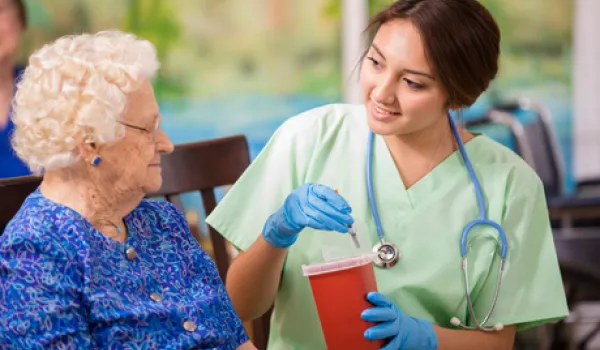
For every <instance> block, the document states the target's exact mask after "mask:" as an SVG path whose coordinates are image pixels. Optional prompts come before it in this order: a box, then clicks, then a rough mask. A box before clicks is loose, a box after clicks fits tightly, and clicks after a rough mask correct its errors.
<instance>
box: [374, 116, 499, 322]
mask: <svg viewBox="0 0 600 350" xmlns="http://www.w3.org/2000/svg"><path fill="white" fill-rule="evenodd" d="M448 120H449V122H450V127H451V128H452V133H453V134H454V139H455V140H456V143H457V144H458V149H459V151H460V154H461V156H462V158H463V161H464V163H465V166H466V167H467V171H468V173H469V177H470V178H471V182H472V183H473V186H474V187H475V197H476V198H477V205H478V206H479V218H478V219H475V220H473V221H471V222H469V223H468V224H467V225H466V226H465V228H464V230H463V232H462V236H461V238H460V254H461V256H462V270H463V277H464V283H465V294H466V299H467V306H468V309H469V315H470V316H471V320H472V321H473V324H474V325H475V326H473V327H470V326H467V325H465V324H463V323H462V322H461V321H460V320H459V319H458V318H457V317H453V318H452V319H451V320H450V323H452V324H453V325H454V326H457V327H461V328H463V329H471V330H474V329H479V330H481V331H486V332H491V331H499V330H501V329H502V328H503V325H502V324H501V323H498V324H495V325H493V326H491V327H489V326H486V325H485V324H486V323H487V322H488V320H489V319H490V317H491V316H492V313H493V312H494V308H495V306H496V301H497V300H498V292H499V291H500V283H501V280H502V272H503V270H504V262H505V260H506V251H507V248H508V247H507V242H506V234H505V233H504V230H503V229H502V227H501V226H500V225H499V224H497V223H496V222H494V221H492V220H489V219H488V218H487V214H486V210H485V203H484V200H483V191H482V190H481V185H480V184H479V180H478V179H477V175H476V174H475V171H474V170H473V167H472V166H471V161H470V160H469V156H468V155H467V152H466V151H465V147H464V145H463V142H462V138H461V137H460V133H459V131H458V128H457V127H456V124H455V123H454V120H453V119H452V116H450V114H448ZM373 139H374V133H373V132H372V131H369V138H368V149H367V192H368V196H369V203H370V205H371V212H372V213H373V219H374V220H375V228H376V229H377V235H378V236H379V243H377V244H376V245H375V246H374V247H373V252H374V253H377V255H376V257H375V261H374V263H375V265H377V266H379V267H381V268H384V269H389V268H392V267H393V266H395V265H396V264H397V263H398V261H399V260H400V250H399V249H398V247H397V246H396V245H395V244H394V243H392V242H389V241H386V240H385V239H384V233H383V227H382V226H381V219H380V218H379V212H378V210H377V205H376V204H375V196H374V193H373V177H372V175H373V162H372V158H373ZM478 225H487V226H491V227H493V228H494V229H496V231H497V232H498V236H499V238H500V241H501V244H502V247H501V249H500V266H499V268H498V279H497V282H496V290H495V292H494V298H493V299H492V304H491V307H490V308H489V311H488V313H487V315H486V316H485V318H484V319H483V322H481V323H479V322H478V321H477V319H476V317H475V311H474V310H473V303H472V300H471V295H470V293H469V279H468V273H467V253H468V243H467V239H468V237H469V232H470V231H471V229H472V228H473V227H475V226H478Z"/></svg>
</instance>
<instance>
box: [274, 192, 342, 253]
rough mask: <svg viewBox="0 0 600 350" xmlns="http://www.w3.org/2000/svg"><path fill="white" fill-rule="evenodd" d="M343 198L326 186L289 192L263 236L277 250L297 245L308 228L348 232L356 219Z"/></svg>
mask: <svg viewBox="0 0 600 350" xmlns="http://www.w3.org/2000/svg"><path fill="white" fill-rule="evenodd" d="M351 211H352V209H351V208H350V205H348V203H346V201H345V200H344V198H342V196H340V195H339V194H337V193H336V192H335V191H334V190H332V189H331V188H329V187H327V186H323V185H316V184H304V185H302V186H300V187H298V188H296V189H295V190H294V191H292V193H290V194H289V195H288V196H287V198H286V199H285V202H284V203H283V206H282V207H281V208H280V209H279V210H277V211H276V212H275V213H274V214H272V215H271V216H269V218H268V219H267V222H266V223H265V226H264V228H263V237H264V239H265V240H266V241H267V242H269V243H270V244H271V245H273V246H275V247H277V248H287V247H289V246H291V245H292V244H294V242H296V239H298V234H299V233H300V231H302V230H303V229H304V228H305V227H312V228H314V229H317V230H328V231H338V232H342V233H346V232H348V225H350V224H352V223H353V222H354V220H353V219H352V217H351V216H350V212H351Z"/></svg>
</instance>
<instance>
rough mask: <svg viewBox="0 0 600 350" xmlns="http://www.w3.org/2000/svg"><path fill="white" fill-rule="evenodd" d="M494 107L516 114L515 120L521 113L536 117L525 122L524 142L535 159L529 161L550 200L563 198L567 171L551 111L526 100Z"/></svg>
mask: <svg viewBox="0 0 600 350" xmlns="http://www.w3.org/2000/svg"><path fill="white" fill-rule="evenodd" d="M495 108H496V109H498V110H502V111H505V112H508V113H511V114H513V115H514V116H515V118H516V119H518V117H517V115H518V114H519V113H521V112H525V113H531V114H532V115H533V120H528V121H523V122H522V124H523V131H524V135H523V136H524V138H523V140H524V142H525V143H526V144H527V145H528V148H529V149H530V150H531V158H532V160H531V161H528V162H529V164H530V165H531V166H532V167H533V169H534V170H535V171H536V172H537V174H538V176H539V177H540V179H541V180H542V182H543V184H544V190H545V192H546V195H548V196H550V197H555V196H561V195H563V194H564V193H565V189H564V179H565V170H564V166H563V162H562V156H561V153H560V146H559V144H558V141H557V139H556V136H555V133H554V128H553V127H552V120H551V119H552V117H551V114H550V112H549V111H548V110H547V109H546V108H544V107H543V106H541V105H539V104H536V103H534V102H532V101H530V100H527V99H520V100H519V101H517V102H515V103H509V104H504V105H499V106H496V107H495Z"/></svg>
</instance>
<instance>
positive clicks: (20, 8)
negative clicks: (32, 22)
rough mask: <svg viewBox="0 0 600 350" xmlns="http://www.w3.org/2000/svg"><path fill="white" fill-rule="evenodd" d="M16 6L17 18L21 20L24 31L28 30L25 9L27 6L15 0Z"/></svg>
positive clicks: (20, 0) (19, 0)
mask: <svg viewBox="0 0 600 350" xmlns="http://www.w3.org/2000/svg"><path fill="white" fill-rule="evenodd" d="M13 1H14V5H15V7H16V8H17V16H18V18H19V22H21V26H22V27H23V29H26V28H27V10H26V9H25V4H24V3H23V1H22V0H13Z"/></svg>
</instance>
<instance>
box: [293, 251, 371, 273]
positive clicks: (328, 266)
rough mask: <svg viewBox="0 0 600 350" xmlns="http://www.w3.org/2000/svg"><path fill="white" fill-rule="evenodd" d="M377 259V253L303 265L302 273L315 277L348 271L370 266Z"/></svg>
mask: <svg viewBox="0 0 600 350" xmlns="http://www.w3.org/2000/svg"><path fill="white" fill-rule="evenodd" d="M375 257H377V253H367V254H362V255H358V256H353V257H349V258H343V259H338V260H333V261H328V262H325V263H320V264H313V265H302V272H303V273H304V276H313V275H320V274H323V273H329V272H335V271H341V270H346V269H349V268H352V267H356V266H362V265H366V264H370V263H372V262H373V261H374V260H375Z"/></svg>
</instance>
